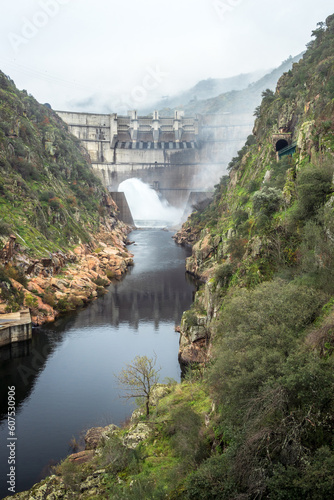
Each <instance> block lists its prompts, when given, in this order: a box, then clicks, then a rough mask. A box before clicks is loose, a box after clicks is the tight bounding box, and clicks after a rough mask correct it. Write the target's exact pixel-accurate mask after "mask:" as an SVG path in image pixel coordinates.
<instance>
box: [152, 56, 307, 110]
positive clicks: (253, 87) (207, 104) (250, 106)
mask: <svg viewBox="0 0 334 500" xmlns="http://www.w3.org/2000/svg"><path fill="white" fill-rule="evenodd" d="M302 55H303V54H299V55H298V56H296V57H289V59H287V60H286V61H284V62H283V63H282V64H281V65H280V66H279V67H278V68H276V69H274V70H273V71H271V72H270V73H268V74H266V75H265V76H263V77H262V78H260V79H259V80H257V81H256V82H254V83H250V84H246V86H247V85H248V86H247V87H246V86H245V87H244V88H243V89H240V88H238V87H237V86H236V87H234V88H230V89H229V90H228V91H227V92H226V91H223V92H222V93H220V94H219V95H218V94H216V96H215V97H211V98H208V99H199V98H198V97H199V95H197V99H195V98H194V95H196V94H194V95H192V98H191V100H188V101H187V100H186V99H187V97H189V94H190V91H189V92H185V93H184V94H182V96H183V97H184V98H185V99H184V101H181V100H178V99H174V101H177V102H178V104H177V106H175V105H173V106H170V107H167V106H164V108H163V109H161V110H160V113H161V115H162V116H171V115H173V113H174V109H176V108H177V109H183V110H184V112H185V114H186V115H188V116H189V115H194V114H196V113H198V114H211V113H214V114H219V113H238V114H239V113H243V114H245V113H249V114H250V115H253V112H254V109H255V108H256V106H258V105H259V104H260V102H261V93H262V92H263V91H264V90H266V89H268V88H269V89H271V90H275V87H276V84H277V81H278V79H279V78H280V77H281V76H282V74H283V73H285V72H286V71H289V70H290V69H291V68H292V65H293V64H294V63H296V62H298V61H299V60H300V59H301V57H302ZM241 76H242V75H240V77H241ZM244 76H245V77H247V76H248V75H244ZM240 77H236V78H235V80H234V79H229V80H231V82H229V83H231V84H232V83H235V84H236V85H238V83H239V84H240V83H241V82H242V79H240ZM232 80H233V82H232ZM246 80H247V79H245V80H244V81H246ZM206 82H210V80H206ZM226 83H227V82H226ZM198 85H199V86H200V88H201V86H202V82H200V84H198ZM195 88H196V87H194V89H195ZM216 88H217V89H218V88H219V86H218V85H217V87H216Z"/></svg>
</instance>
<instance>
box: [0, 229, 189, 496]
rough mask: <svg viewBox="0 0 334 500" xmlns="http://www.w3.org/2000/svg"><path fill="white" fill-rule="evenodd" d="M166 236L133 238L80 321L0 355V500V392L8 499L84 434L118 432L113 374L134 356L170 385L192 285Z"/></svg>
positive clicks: (125, 410) (0, 442) (40, 333)
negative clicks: (11, 426)
mask: <svg viewBox="0 0 334 500" xmlns="http://www.w3.org/2000/svg"><path fill="white" fill-rule="evenodd" d="M171 236H172V233H170V232H168V231H163V230H161V229H147V230H139V231H134V232H133V233H131V234H130V235H129V239H130V240H134V241H135V244H134V245H132V246H131V247H130V250H131V251H132V252H133V253H134V261H135V266H134V267H133V268H132V269H130V271H129V273H128V274H127V276H126V277H125V278H124V279H123V281H121V282H118V283H117V284H112V285H111V286H110V287H109V288H108V292H107V293H106V294H105V295H104V296H102V297H100V298H99V299H97V300H96V301H94V302H92V303H91V304H89V305H88V306H87V307H86V308H84V309H81V310H80V311H78V312H76V313H73V314H70V315H67V316H65V317H62V318H60V319H59V320H57V321H56V322H55V323H53V324H51V325H48V326H44V327H40V328H36V329H34V331H33V338H32V340H31V341H29V342H27V343H20V344H16V345H13V346H11V347H8V348H3V349H1V350H0V360H1V365H0V379H1V388H0V416H1V424H0V471H1V479H0V481H1V486H0V498H3V497H4V496H6V495H7V494H8V491H7V487H8V485H7V484H6V481H7V479H6V474H7V473H8V472H9V465H8V463H7V461H8V454H9V448H7V447H6V443H7V442H8V440H7V438H8V428H7V415H6V414H7V387H8V386H13V385H15V387H16V411H17V414H16V437H17V441H16V464H15V466H16V491H17V492H18V491H22V490H26V489H29V488H31V486H32V485H33V484H34V483H35V482H38V481H40V480H41V479H42V478H43V477H44V476H45V475H46V474H48V473H49V470H50V469H49V467H50V465H52V464H55V463H57V462H58V461H59V460H61V459H63V458H64V457H65V456H67V455H68V454H69V453H71V450H70V448H69V443H70V440H71V439H72V437H75V438H76V440H79V439H80V437H81V438H82V436H83V434H84V432H85V431H86V430H87V429H88V428H90V427H94V426H105V425H108V424H110V423H114V424H116V425H119V424H121V423H122V421H124V420H125V419H126V418H128V417H129V415H130V414H131V411H132V409H133V404H132V403H130V402H128V403H125V400H124V399H122V398H120V397H119V394H120V389H119V388H118V387H117V382H116V379H115V374H117V373H119V372H120V370H121V369H122V368H124V367H125V364H126V363H129V362H130V361H132V360H133V358H134V357H135V356H136V355H147V356H148V357H153V356H154V354H156V355H157V366H158V367H160V366H161V372H160V376H161V380H162V381H163V379H164V378H167V377H170V378H173V379H175V380H177V381H179V380H180V366H179V364H178V359H177V354H178V344H179V334H178V333H176V332H175V325H176V324H179V322H180V319H181V315H182V312H183V311H184V310H186V309H188V308H189V306H190V304H191V302H192V299H193V291H194V285H193V283H192V282H191V280H190V279H189V278H188V277H187V276H186V275H185V258H186V257H187V256H188V255H189V253H188V251H187V250H186V249H184V248H181V247H179V246H177V245H176V244H175V243H174V241H173V240H172V238H171Z"/></svg>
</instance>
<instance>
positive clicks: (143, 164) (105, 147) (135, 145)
mask: <svg viewBox="0 0 334 500" xmlns="http://www.w3.org/2000/svg"><path fill="white" fill-rule="evenodd" d="M57 113H58V115H59V116H60V117H61V118H62V119H63V120H64V121H65V123H67V125H68V127H69V130H70V132H72V134H73V135H75V136H76V137H77V138H78V139H80V141H81V142H82V144H83V146H84V147H85V149H86V150H87V152H88V154H89V157H90V160H91V163H92V166H93V168H94V170H95V171H96V173H97V174H98V175H99V177H100V178H101V179H102V181H103V183H104V185H105V186H106V187H107V188H108V189H109V191H112V192H116V191H117V189H118V186H119V184H121V182H123V181H125V180H127V179H130V178H133V177H135V178H138V179H141V180H142V181H143V182H145V183H147V184H149V185H151V186H152V187H153V188H154V189H155V190H157V191H158V192H159V193H160V194H161V196H163V197H164V198H165V199H166V200H167V201H168V202H169V203H170V204H171V205H173V206H176V207H181V206H184V205H185V204H186V202H187V200H188V198H189V194H190V192H196V191H199V192H201V191H206V190H208V189H209V190H210V189H212V187H213V186H214V184H216V183H217V182H218V180H219V179H220V177H221V176H222V175H224V174H225V172H226V167H227V165H228V163H229V161H230V160H231V158H232V157H233V156H234V155H235V154H236V152H237V151H238V150H239V149H240V148H241V147H242V146H243V144H244V142H245V139H246V138H247V136H248V135H249V133H250V131H251V126H252V124H251V119H250V117H248V116H247V115H204V116H200V115H196V116H194V117H185V116H184V114H183V112H180V111H175V112H174V117H160V116H159V113H158V112H157V111H154V112H153V114H152V116H138V115H137V112H136V111H131V112H129V113H128V116H118V115H117V114H116V113H114V114H110V115H106V114H91V113H72V112H66V111H57Z"/></svg>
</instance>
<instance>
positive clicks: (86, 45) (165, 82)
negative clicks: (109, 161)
mask: <svg viewBox="0 0 334 500" xmlns="http://www.w3.org/2000/svg"><path fill="white" fill-rule="evenodd" d="M1 4H2V15H1V16H0V36H1V43H0V69H1V70H2V71H4V72H5V73H6V74H8V75H9V76H10V77H11V78H12V79H13V80H14V81H15V83H16V84H17V86H18V87H19V88H20V89H26V90H27V91H28V92H29V93H30V94H32V95H34V97H36V99H37V100H38V101H40V102H42V103H44V102H49V103H50V104H51V105H52V107H53V108H54V109H63V110H76V111H78V110H79V109H82V110H83V111H84V110H88V111H93V109H92V107H93V108H94V109H95V108H96V111H101V109H105V106H107V107H108V108H110V110H113V109H116V108H118V107H119V106H120V103H121V104H123V105H126V106H127V105H128V107H129V109H130V108H140V107H141V106H144V105H147V103H148V102H152V101H154V100H155V99H160V98H161V96H163V95H172V94H174V93H175V92H178V91H180V90H185V89H187V88H189V87H191V86H193V85H195V84H196V83H197V82H198V81H199V80H202V79H206V78H225V77H229V76H233V75H237V74H239V73H247V72H253V71H255V70H258V69H265V68H268V69H269V68H274V67H276V66H278V65H279V64H280V63H281V62H282V61H283V60H285V59H287V58H288V57H289V55H292V56H294V55H297V54H298V53H300V52H302V51H303V50H304V49H305V45H306V44H307V43H308V42H309V41H310V40H311V33H312V31H313V30H314V29H316V25H317V23H318V22H319V21H324V20H325V19H326V17H327V16H328V15H330V14H332V13H333V12H334V5H333V1H332V0H331V1H330V0H317V1H315V0H280V1H277V2H273V1H270V0H165V1H162V0H160V1H159V0H13V1H12V2H8V1H5V0H1Z"/></svg>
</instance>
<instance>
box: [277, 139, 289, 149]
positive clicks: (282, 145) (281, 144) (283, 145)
mask: <svg viewBox="0 0 334 500" xmlns="http://www.w3.org/2000/svg"><path fill="white" fill-rule="evenodd" d="M287 146H289V143H288V141H286V140H285V139H280V140H279V141H277V142H276V151H281V149H283V148H286V147H287Z"/></svg>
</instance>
